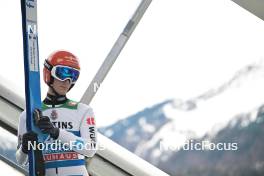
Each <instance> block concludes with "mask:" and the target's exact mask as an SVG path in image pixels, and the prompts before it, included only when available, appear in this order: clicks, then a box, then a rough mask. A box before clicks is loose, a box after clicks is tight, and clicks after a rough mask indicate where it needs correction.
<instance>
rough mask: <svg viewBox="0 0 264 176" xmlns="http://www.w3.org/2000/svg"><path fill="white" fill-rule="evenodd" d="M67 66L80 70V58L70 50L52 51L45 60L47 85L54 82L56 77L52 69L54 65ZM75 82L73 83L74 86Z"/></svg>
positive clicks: (44, 69)
mask: <svg viewBox="0 0 264 176" xmlns="http://www.w3.org/2000/svg"><path fill="white" fill-rule="evenodd" d="M57 65H60V66H67V67H71V68H74V69H77V70H78V71H80V64H79V60H78V58H77V57H76V56H75V55H74V54H72V53H70V52H68V51H56V52H54V53H52V54H51V55H50V56H49V57H48V58H47V59H46V60H45V62H44V68H43V79H44V81H45V83H46V84H47V85H49V86H50V84H52V82H53V80H54V77H53V76H52V74H51V70H52V68H53V67H54V66H57ZM74 83H75V82H73V83H72V86H73V85H74Z"/></svg>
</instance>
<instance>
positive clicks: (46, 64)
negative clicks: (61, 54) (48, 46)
mask: <svg viewBox="0 0 264 176" xmlns="http://www.w3.org/2000/svg"><path fill="white" fill-rule="evenodd" d="M44 66H45V67H46V68H47V69H48V70H49V71H51V70H52V67H53V66H52V65H51V64H50V63H49V62H48V61H47V60H45V62H44Z"/></svg>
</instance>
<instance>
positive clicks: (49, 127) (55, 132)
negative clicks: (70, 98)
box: [33, 109, 60, 139]
mask: <svg viewBox="0 0 264 176" xmlns="http://www.w3.org/2000/svg"><path fill="white" fill-rule="evenodd" d="M33 114H34V118H35V119H36V120H35V121H36V126H37V127H39V129H40V130H41V131H42V133H45V134H49V135H50V136H51V137H52V138H53V139H57V138H58V137H59V133H60V130H59V128H56V127H54V125H53V124H52V123H51V121H50V119H49V117H47V116H42V112H41V111H40V110H39V109H35V110H34V113H33Z"/></svg>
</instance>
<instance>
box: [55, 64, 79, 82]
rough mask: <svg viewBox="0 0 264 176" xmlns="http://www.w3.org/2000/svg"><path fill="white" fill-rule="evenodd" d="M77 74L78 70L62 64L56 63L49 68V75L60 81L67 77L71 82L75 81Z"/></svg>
mask: <svg viewBox="0 0 264 176" xmlns="http://www.w3.org/2000/svg"><path fill="white" fill-rule="evenodd" d="M79 74H80V71H79V70H77V69H75V68H72V67H68V66H63V65H56V66H54V67H52V69H51V75H52V76H53V77H54V78H56V79H58V80H60V81H65V80H67V79H69V80H70V81H71V83H73V84H74V83H75V82H76V81H77V79H78V77H79Z"/></svg>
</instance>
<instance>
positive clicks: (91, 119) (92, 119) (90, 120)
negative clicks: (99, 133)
mask: <svg viewBox="0 0 264 176" xmlns="http://www.w3.org/2000/svg"><path fill="white" fill-rule="evenodd" d="M86 123H87V124H88V125H95V122H94V118H93V117H87V119H86Z"/></svg>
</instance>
